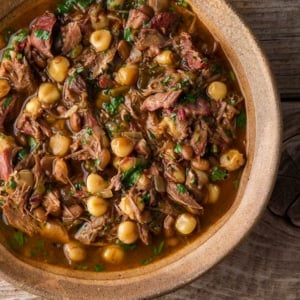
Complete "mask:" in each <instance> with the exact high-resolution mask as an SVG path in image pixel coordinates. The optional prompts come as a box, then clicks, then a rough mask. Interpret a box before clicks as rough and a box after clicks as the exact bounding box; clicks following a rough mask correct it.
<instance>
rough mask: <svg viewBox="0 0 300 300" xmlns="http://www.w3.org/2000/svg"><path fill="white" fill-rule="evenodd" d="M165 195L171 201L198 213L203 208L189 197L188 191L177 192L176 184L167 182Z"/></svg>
mask: <svg viewBox="0 0 300 300" xmlns="http://www.w3.org/2000/svg"><path fill="white" fill-rule="evenodd" d="M167 194H168V196H169V197H170V199H171V200H173V201H175V202H177V203H178V204H181V205H184V206H186V207H188V208H191V209H196V210H198V211H199V213H202V212H203V207H202V206H201V205H200V204H199V203H198V202H197V201H196V200H195V199H194V198H193V197H192V196H191V195H190V193H189V192H188V191H183V192H181V191H178V188H177V184H176V183H173V182H168V184H167Z"/></svg>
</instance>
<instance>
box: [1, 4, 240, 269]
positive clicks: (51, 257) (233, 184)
mask: <svg viewBox="0 0 300 300" xmlns="http://www.w3.org/2000/svg"><path fill="white" fill-rule="evenodd" d="M44 2H45V1H41V3H44ZM31 3H32V2H30V4H27V5H26V14H21V15H20V14H16V17H15V18H13V19H11V20H10V21H9V22H8V23H7V24H2V25H1V28H2V30H1V31H2V34H3V35H5V28H10V29H12V30H13V31H17V30H18V29H20V28H23V27H28V24H29V23H30V21H31V20H33V19H34V18H35V17H36V16H38V15H40V14H41V13H42V12H43V11H45V9H53V8H55V7H56V5H57V3H60V1H58V0H52V1H47V4H43V5H39V6H38V9H31ZM33 7H35V8H36V5H35V4H34V5H33ZM197 26H198V28H200V31H199V32H200V33H199V36H201V39H203V40H205V41H206V43H207V44H208V47H209V48H210V49H211V48H212V47H213V43H214V39H213V37H212V36H211V34H210V33H209V31H208V30H207V29H206V28H204V27H203V26H202V25H200V24H198V25H197ZM216 56H217V57H218V62H217V63H218V64H220V65H222V66H223V67H224V68H225V69H227V70H231V67H230V65H229V63H228V61H227V59H226V57H225V55H224V53H223V52H222V49H221V48H219V49H218V51H217V53H216ZM231 72H232V71H231ZM227 73H228V71H227ZM229 82H230V89H232V90H236V91H239V92H240V90H239V87H238V84H237V81H230V80H229ZM245 144H246V141H245V129H238V130H237V139H236V142H235V143H234V144H233V145H232V147H234V148H237V149H239V150H241V151H242V152H244V149H245ZM79 167H80V166H75V168H74V169H76V168H79ZM241 172H242V171H241V170H238V171H235V172H232V173H230V175H229V176H228V178H227V179H226V180H224V181H222V182H220V184H219V186H220V188H221V196H220V199H219V200H218V202H217V203H216V204H211V205H206V206H205V207H204V209H205V214H204V216H202V217H201V230H200V234H201V233H204V232H205V231H207V230H208V228H210V226H211V225H212V224H214V223H215V222H216V221H217V220H219V219H220V218H221V217H222V216H223V215H224V214H225V213H226V212H227V211H228V210H229V208H230V207H231V206H232V204H233V202H234V200H235V197H236V194H237V188H238V180H239V178H240V176H241ZM0 232H1V234H0V242H1V243H2V244H3V245H4V246H6V247H7V248H8V249H10V250H12V251H13V252H14V253H15V254H16V255H17V256H18V257H20V258H21V259H22V257H24V258H29V259H33V260H38V261H41V262H45V263H49V264H54V265H59V266H63V267H70V266H69V263H68V261H67V259H66V258H65V256H64V254H63V251H62V244H59V243H53V242H51V241H47V240H44V239H42V238H41V237H39V236H33V237H28V236H26V237H24V236H22V237H21V236H19V237H18V231H16V230H15V229H13V228H12V227H10V226H7V225H5V222H3V220H0ZM16 235H17V237H16ZM198 236H199V233H198V232H197V233H194V234H191V235H190V236H188V237H180V240H181V242H180V243H179V244H178V245H176V246H167V245H166V244H165V245H164V251H163V252H162V254H160V255H159V256H157V257H156V256H153V248H154V247H159V245H160V243H161V242H162V241H163V239H164V237H163V236H162V235H158V236H157V237H156V238H155V240H154V242H153V244H152V245H151V246H145V245H143V244H142V243H141V242H138V243H137V247H136V248H135V249H126V250H125V253H126V259H125V261H124V263H122V264H120V265H111V264H108V263H105V262H103V260H102V259H101V258H100V256H101V247H89V249H88V259H86V260H84V261H82V262H80V263H76V264H73V265H71V267H72V268H74V269H81V270H91V271H103V270H108V271H116V270H124V269H128V268H135V267H138V266H140V265H143V264H147V263H151V262H152V261H151V258H152V259H153V260H157V259H161V258H163V257H165V256H167V255H169V254H170V253H174V252H175V251H177V250H178V249H180V248H182V247H184V245H185V244H187V243H190V242H191V241H193V240H194V239H196V238H197V237H198ZM18 238H19V239H21V241H20V240H19V241H18ZM16 239H17V241H16ZM15 243H17V245H16V244H15ZM18 243H21V244H22V245H23V246H22V247H18ZM128 248H130V247H128Z"/></svg>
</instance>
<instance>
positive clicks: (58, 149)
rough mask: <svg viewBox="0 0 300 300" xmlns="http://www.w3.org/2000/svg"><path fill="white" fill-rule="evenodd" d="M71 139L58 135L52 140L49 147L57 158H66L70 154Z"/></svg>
mask: <svg viewBox="0 0 300 300" xmlns="http://www.w3.org/2000/svg"><path fill="white" fill-rule="evenodd" d="M70 144H71V139H70V138H69V137H68V136H65V135H61V134H60V133H56V134H55V135H53V136H52V137H51V138H50V142H49V147H50V150H51V152H52V153H53V154H54V155H57V156H64V155H66V154H67V153H68V152H69V149H70Z"/></svg>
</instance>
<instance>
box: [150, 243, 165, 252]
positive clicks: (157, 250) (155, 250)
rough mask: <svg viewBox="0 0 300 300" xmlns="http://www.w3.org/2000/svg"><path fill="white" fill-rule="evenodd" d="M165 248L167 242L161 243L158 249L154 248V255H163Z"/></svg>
mask: <svg viewBox="0 0 300 300" xmlns="http://www.w3.org/2000/svg"><path fill="white" fill-rule="evenodd" d="M164 247H165V241H161V242H160V244H159V245H158V246H157V247H154V248H153V255H154V256H158V255H160V254H161V253H162V251H163V250H164Z"/></svg>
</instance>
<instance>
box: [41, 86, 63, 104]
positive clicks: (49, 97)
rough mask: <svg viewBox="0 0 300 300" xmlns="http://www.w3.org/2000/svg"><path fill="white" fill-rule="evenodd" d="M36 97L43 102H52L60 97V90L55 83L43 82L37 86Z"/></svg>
mask: <svg viewBox="0 0 300 300" xmlns="http://www.w3.org/2000/svg"><path fill="white" fill-rule="evenodd" d="M38 98H39V101H40V102H41V103H43V104H54V103H55V102H57V101H58V100H59V99H60V92H59V90H58V88H57V87H56V85H54V84H53V83H50V82H45V83H42V84H41V85H40V87H39V90H38Z"/></svg>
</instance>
